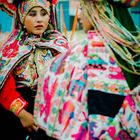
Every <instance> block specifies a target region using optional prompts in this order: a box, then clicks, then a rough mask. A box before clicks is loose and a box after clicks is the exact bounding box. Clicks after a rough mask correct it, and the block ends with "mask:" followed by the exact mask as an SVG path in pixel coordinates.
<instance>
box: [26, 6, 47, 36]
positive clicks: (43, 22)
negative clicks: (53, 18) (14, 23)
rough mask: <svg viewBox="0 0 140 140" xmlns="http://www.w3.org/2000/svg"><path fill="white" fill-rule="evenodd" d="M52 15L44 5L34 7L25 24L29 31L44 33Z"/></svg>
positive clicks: (38, 33) (37, 33)
mask: <svg viewBox="0 0 140 140" xmlns="http://www.w3.org/2000/svg"><path fill="white" fill-rule="evenodd" d="M49 18H50V15H49V13H48V12H47V11H46V10H45V9H43V8H42V7H34V8H32V9H31V10H30V11H29V13H28V14H27V16H26V17H25V20H24V25H25V27H26V30H27V32H28V33H31V34H36V35H42V33H43V32H44V31H45V30H46V29H47V26H48V21H49Z"/></svg>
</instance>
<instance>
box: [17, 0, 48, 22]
mask: <svg viewBox="0 0 140 140" xmlns="http://www.w3.org/2000/svg"><path fill="white" fill-rule="evenodd" d="M36 6H40V7H42V8H44V9H45V10H46V11H48V13H50V2H49V1H47V0H26V1H23V2H22V3H21V4H19V6H18V12H19V16H20V21H21V23H24V19H25V17H26V15H27V14H28V12H29V10H30V9H31V8H33V7H36Z"/></svg>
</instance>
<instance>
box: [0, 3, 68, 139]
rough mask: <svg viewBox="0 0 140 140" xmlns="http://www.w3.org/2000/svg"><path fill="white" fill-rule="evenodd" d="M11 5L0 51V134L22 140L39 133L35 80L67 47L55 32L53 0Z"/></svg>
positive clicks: (36, 82)
mask: <svg viewBox="0 0 140 140" xmlns="http://www.w3.org/2000/svg"><path fill="white" fill-rule="evenodd" d="M53 2H54V1H53ZM14 4H15V5H16V6H17V12H16V14H15V21H14V27H13V31H12V33H11V35H10V36H9V38H8V40H7V41H6V43H4V45H3V47H2V48H1V51H0V88H1V90H0V128H1V129H0V130H1V132H0V133H1V137H2V135H4V134H8V135H4V139H5V140H9V139H14V140H25V139H28V137H31V136H34V135H33V134H34V133H33V132H34V131H37V130H38V126H37V125H36V124H35V123H34V118H33V109H34V98H35V96H36V90H37V84H38V83H39V81H38V77H39V76H40V74H42V70H43V69H44V68H45V67H47V65H48V64H49V63H50V62H51V60H52V59H53V58H54V57H55V56H57V55H58V54H60V53H64V52H66V51H67V50H68V49H69V44H68V42H67V40H66V38H65V37H64V36H63V35H62V34H61V33H60V32H58V31H57V30H56V24H55V17H54V13H53V8H52V1H47V0H31V1H30V0H27V1H26V0H25V1H14ZM7 132H8V133H7Z"/></svg>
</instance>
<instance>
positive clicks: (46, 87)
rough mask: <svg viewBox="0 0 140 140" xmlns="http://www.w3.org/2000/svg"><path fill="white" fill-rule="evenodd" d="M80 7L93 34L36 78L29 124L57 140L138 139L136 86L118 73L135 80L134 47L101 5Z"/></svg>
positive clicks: (138, 70)
mask: <svg viewBox="0 0 140 140" xmlns="http://www.w3.org/2000/svg"><path fill="white" fill-rule="evenodd" d="M80 2H81V7H82V8H83V10H84V12H85V14H86V15H87V16H88V17H89V19H90V21H91V22H92V25H93V26H94V29H95V30H94V31H88V33H87V37H86V38H84V39H83V40H82V42H81V43H79V44H78V45H76V46H74V47H73V48H72V49H70V50H69V51H67V52H66V53H65V54H63V55H60V56H58V57H56V58H55V60H54V61H53V62H52V63H51V64H50V65H49V66H48V67H47V69H46V70H45V71H46V74H45V76H44V75H42V76H41V77H40V81H42V82H41V83H39V88H38V92H37V96H36V100H35V111H34V113H35V120H36V122H37V124H38V125H40V127H41V128H43V129H44V130H45V131H46V133H47V134H48V135H49V136H51V137H54V138H57V139H59V140H134V139H140V104H139V103H140V85H139V81H138V82H135V83H132V84H130V82H128V77H126V75H125V74H124V72H123V71H125V72H126V73H129V74H133V75H135V76H137V77H139V75H140V64H139V59H140V42H139V41H138V38H137V37H136V36H134V35H132V34H131V32H130V31H128V30H127V29H126V28H125V27H124V26H122V24H121V23H120V22H119V21H118V20H117V19H116V18H115V17H114V15H113V12H112V11H111V7H112V6H111V5H110V4H109V3H107V2H106V1H102V2H99V1H97V2H95V3H94V2H93V0H90V1H86V0H81V1H80ZM118 56H119V57H118ZM122 61H123V62H125V63H126V65H123V63H122ZM132 78H133V77H132ZM134 80H135V79H134Z"/></svg>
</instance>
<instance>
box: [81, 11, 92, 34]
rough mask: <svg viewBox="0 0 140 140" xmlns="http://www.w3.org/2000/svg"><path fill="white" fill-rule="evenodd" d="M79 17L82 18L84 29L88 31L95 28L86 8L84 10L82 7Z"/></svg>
mask: <svg viewBox="0 0 140 140" xmlns="http://www.w3.org/2000/svg"><path fill="white" fill-rule="evenodd" d="M79 19H80V23H81V25H82V27H83V30H84V31H85V32H86V33H87V32H88V31H89V30H91V29H92V28H93V27H92V24H91V22H90V21H89V19H88V17H87V16H86V15H85V13H84V10H82V9H81V11H80V15H79Z"/></svg>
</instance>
